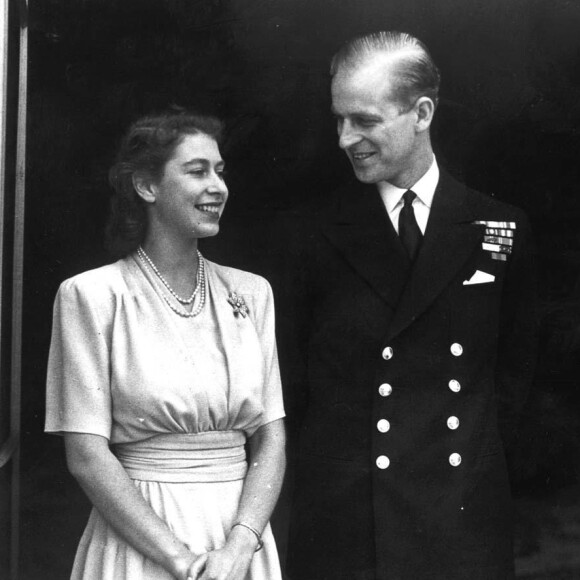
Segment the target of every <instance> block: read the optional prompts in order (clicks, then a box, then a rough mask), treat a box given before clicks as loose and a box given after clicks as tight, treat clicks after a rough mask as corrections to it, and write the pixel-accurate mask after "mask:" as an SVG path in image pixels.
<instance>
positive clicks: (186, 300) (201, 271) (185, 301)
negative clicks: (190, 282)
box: [137, 246, 204, 304]
mask: <svg viewBox="0 0 580 580" xmlns="http://www.w3.org/2000/svg"><path fill="white" fill-rule="evenodd" d="M137 253H138V254H139V257H140V258H141V259H142V260H144V261H146V262H147V264H149V266H150V267H151V269H152V270H153V272H155V274H156V275H157V277H158V278H159V279H160V280H161V282H163V286H165V288H167V290H168V291H169V293H170V294H171V296H173V298H175V300H177V301H178V302H180V303H181V304H191V303H192V302H193V301H194V299H195V297H196V295H197V293H198V292H199V289H200V286H201V284H200V281H201V276H203V275H204V268H203V263H202V262H203V259H202V257H201V253H200V251H199V250H197V259H198V263H199V264H200V266H199V267H198V269H197V276H196V280H195V288H194V289H193V293H192V294H191V296H190V297H189V298H182V297H181V296H179V295H178V294H177V292H175V290H173V288H172V287H171V286H170V285H169V283H168V282H167V280H166V279H165V278H164V277H163V275H162V274H161V272H160V271H159V270H158V269H157V266H155V264H154V263H153V260H152V259H151V258H150V257H149V256H148V255H147V252H145V250H144V249H143V247H142V246H139V248H138V249H137Z"/></svg>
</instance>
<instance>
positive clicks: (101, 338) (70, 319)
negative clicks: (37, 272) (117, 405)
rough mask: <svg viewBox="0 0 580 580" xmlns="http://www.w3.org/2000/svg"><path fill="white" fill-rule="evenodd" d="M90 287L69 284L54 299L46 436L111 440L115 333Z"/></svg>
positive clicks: (69, 282)
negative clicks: (77, 435)
mask: <svg viewBox="0 0 580 580" xmlns="http://www.w3.org/2000/svg"><path fill="white" fill-rule="evenodd" d="M88 286H89V285H87V284H81V283H79V282H76V281H75V279H70V280H67V281H65V282H63V284H62V285H61V287H60V288H59V291H58V293H57V296H56V299H55V303H54V310H53V326H52V338H51V343H50V352H49V360H48V374H47V390H46V422H45V431H47V432H49V433H63V432H78V433H91V434H95V435H101V436H103V437H106V438H107V439H109V438H110V435H111V425H112V403H111V390H110V380H109V377H110V362H109V361H110V357H109V348H108V344H107V343H108V340H107V336H108V335H109V334H110V333H109V332H108V329H107V327H106V324H104V323H103V321H102V320H103V314H104V312H103V310H104V309H103V307H102V304H101V303H102V299H98V296H97V292H96V291H95V289H94V288H89V287H88Z"/></svg>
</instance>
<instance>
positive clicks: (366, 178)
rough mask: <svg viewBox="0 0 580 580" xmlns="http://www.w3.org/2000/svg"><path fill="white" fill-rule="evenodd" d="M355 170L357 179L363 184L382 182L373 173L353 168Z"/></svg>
mask: <svg viewBox="0 0 580 580" xmlns="http://www.w3.org/2000/svg"><path fill="white" fill-rule="evenodd" d="M353 169H354V175H355V177H356V178H357V179H358V180H359V181H360V182H361V183H378V182H379V181H380V178H379V177H378V176H377V174H376V173H375V172H373V171H365V170H364V169H357V168H356V167H353Z"/></svg>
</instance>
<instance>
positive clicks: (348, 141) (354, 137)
mask: <svg viewBox="0 0 580 580" xmlns="http://www.w3.org/2000/svg"><path fill="white" fill-rule="evenodd" d="M358 141H360V135H358V134H357V132H356V131H354V130H353V127H352V125H351V123H350V122H349V121H348V120H344V121H342V122H341V123H340V124H339V126H338V146H339V147H340V148H341V149H348V148H349V147H350V146H351V145H354V144H355V143H358Z"/></svg>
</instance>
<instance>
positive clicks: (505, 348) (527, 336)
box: [496, 214, 538, 448]
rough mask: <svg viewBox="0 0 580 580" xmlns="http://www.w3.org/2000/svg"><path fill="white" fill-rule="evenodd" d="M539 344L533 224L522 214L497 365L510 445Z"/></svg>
mask: <svg viewBox="0 0 580 580" xmlns="http://www.w3.org/2000/svg"><path fill="white" fill-rule="evenodd" d="M537 343H538V313H537V284H536V269H535V264H534V258H533V246H532V239H531V231H530V225H529V222H528V220H527V218H526V217H525V216H524V215H523V214H522V216H521V217H520V219H518V221H517V230H516V236H515V240H514V249H513V253H512V255H511V260H510V261H509V262H508V271H507V273H506V278H505V283H504V289H503V297H502V304H501V313H500V334H499V341H498V345H499V349H498V361H497V366H496V385H497V387H498V395H499V419H500V428H501V431H502V435H503V438H504V442H505V445H506V447H507V448H509V447H510V446H511V445H512V444H513V443H514V441H515V438H516V437H517V431H518V424H519V421H520V418H521V415H522V412H523V409H524V405H525V403H526V399H527V396H528V393H529V389H530V386H531V383H532V379H533V376H534V370H535V365H536V357H537Z"/></svg>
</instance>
